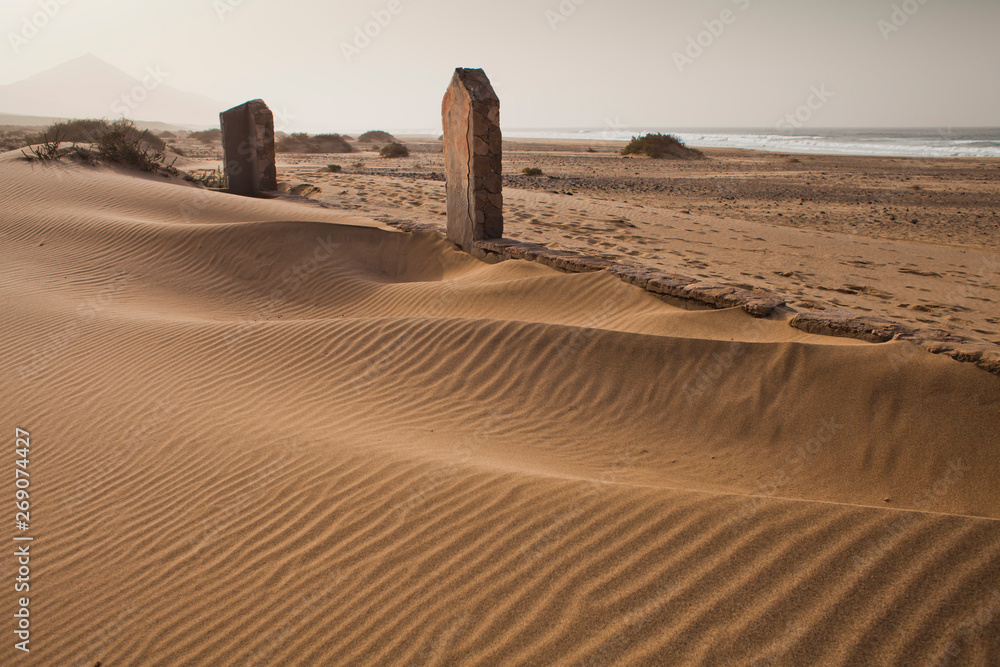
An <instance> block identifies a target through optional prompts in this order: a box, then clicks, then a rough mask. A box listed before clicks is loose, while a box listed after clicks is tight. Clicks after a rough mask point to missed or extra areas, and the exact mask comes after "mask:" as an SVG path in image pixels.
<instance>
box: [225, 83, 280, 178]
mask: <svg viewBox="0 0 1000 667" xmlns="http://www.w3.org/2000/svg"><path fill="white" fill-rule="evenodd" d="M219 118H220V120H221V122H222V147H223V151H224V153H225V157H224V160H225V172H226V178H227V180H228V182H229V192H231V193H232V194H236V195H242V196H244V197H260V196H262V195H263V194H264V193H267V192H273V191H275V190H277V189H278V170H277V167H276V165H275V150H274V114H272V113H271V110H270V109H269V108H268V107H267V105H266V104H264V101H263V100H253V101H250V102H247V103H245V104H241V105H239V106H237V107H233V108H232V109H229V110H228V111H223V112H222V113H221V114H219Z"/></svg>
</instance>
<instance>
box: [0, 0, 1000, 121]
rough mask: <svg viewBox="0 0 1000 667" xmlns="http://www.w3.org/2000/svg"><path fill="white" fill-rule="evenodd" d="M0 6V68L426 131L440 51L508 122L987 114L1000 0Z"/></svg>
mask: <svg viewBox="0 0 1000 667" xmlns="http://www.w3.org/2000/svg"><path fill="white" fill-rule="evenodd" d="M45 6H47V7H49V12H50V13H52V14H54V15H53V16H52V18H50V19H47V20H46V21H45V24H46V25H44V26H43V27H42V28H41V29H40V30H38V34H37V36H34V37H33V38H31V39H30V40H29V41H27V43H24V44H19V46H18V49H17V51H16V52H15V49H14V48H13V46H12V43H11V34H15V35H17V34H21V33H22V30H23V29H24V25H25V23H24V22H25V20H26V18H28V20H30V17H32V16H33V15H36V14H37V13H38V12H40V11H43V10H42V9H41V8H42V7H45ZM56 7H57V8H58V9H57V10H56V9H54V8H56ZM393 11H395V13H393ZM0 12H2V14H0V28H2V31H3V34H4V43H3V45H2V54H3V55H2V56H0V63H2V68H0V83H12V82H14V81H17V80H19V79H22V78H25V77H27V76H30V75H31V74H34V73H36V72H39V71H42V70H45V69H48V68H50V67H52V66H54V65H57V64H59V63H60V62H63V61H66V60H69V59H71V58H75V57H77V56H80V55H83V54H85V53H88V52H89V53H93V54H94V55H96V56H98V57H100V58H101V59H103V60H106V61H107V62H109V63H111V64H113V65H115V66H117V67H119V68H121V69H122V70H124V71H126V72H128V73H130V74H133V75H141V74H142V72H143V71H144V70H145V69H146V67H147V66H154V67H160V68H161V69H162V70H163V71H165V72H167V73H168V74H169V76H168V77H167V80H166V83H168V84H170V85H172V86H174V87H176V88H180V89H182V90H186V91H189V92H194V93H200V94H203V95H207V96H209V97H212V98H213V99H216V100H219V101H220V102H222V103H223V104H225V105H227V106H228V105H233V104H237V103H240V102H243V101H245V100H247V99H251V98H255V97H261V98H263V99H264V100H265V101H267V102H268V104H269V105H270V106H271V107H272V108H274V109H278V110H282V109H283V110H285V112H286V113H288V114H291V115H292V116H294V119H293V120H292V121H291V127H290V128H289V129H306V130H310V131H320V130H329V131H357V130H363V129H370V128H374V127H381V128H386V129H396V130H401V129H417V128H433V127H437V126H438V125H439V124H440V103H441V97H442V95H443V93H444V90H445V88H446V86H447V84H448V81H449V80H450V77H451V73H452V70H453V69H454V68H455V67H457V66H462V67H483V68H485V69H486V72H487V74H488V75H489V76H490V78H491V79H492V81H493V84H494V87H495V88H496V89H497V92H498V93H499V95H500V98H501V102H502V105H503V106H502V109H503V124H504V126H505V127H506V128H508V129H512V128H527V127H584V126H587V127H590V126H598V127H600V126H603V125H605V124H608V125H614V124H616V123H617V124H620V125H622V126H626V127H641V126H648V127H665V128H670V127H692V126H693V127H713V126H714V127H734V126H735V127H747V126H753V127H771V126H774V125H775V124H776V123H777V122H778V121H779V120H780V119H781V118H783V117H784V116H785V115H786V114H788V113H795V112H796V111H798V112H799V117H798V118H799V122H802V123H803V125H804V126H806V127H836V126H868V127H896V126H926V127H951V126H963V125H977V126H997V125H1000V86H998V85H997V74H998V73H1000V39H998V38H997V34H998V32H1000V1H998V0H923V1H922V2H921V0H905V2H904V1H902V0H708V1H700V2H682V1H671V0H655V1H654V0H489V1H487V0H359V1H354V2H337V1H324V2H320V1H317V0H282V1H281V2H278V1H276V0H159V1H157V0H147V1H137V0H129V1H124V0H0ZM372 12H375V13H376V17H380V18H381V19H382V23H385V24H386V25H384V27H383V26H381V25H378V29H377V30H376V29H375V26H376V25H377V24H372V25H369V26H368V28H369V32H371V33H375V32H377V33H378V34H377V36H375V37H373V38H369V39H370V44H367V45H366V44H365V42H364V40H360V41H356V37H357V34H358V33H357V31H358V30H362V31H363V30H364V29H365V27H366V24H368V23H370V22H372V21H374V20H375V19H374V18H373V14H372ZM880 21H881V23H880ZM706 22H707V23H706ZM897 28H898V29H897ZM29 32H30V30H29ZM713 32H714V33H715V34H713ZM698 41H700V42H701V45H699V46H692V42H694V43H695V44H697V42H698ZM345 44H346V45H350V46H352V47H354V49H357V51H355V50H352V49H349V51H350V52H349V53H345V49H344V45H345ZM359 47H360V48H359ZM814 91H819V92H818V93H817V92H814ZM810 103H811V104H812V108H811V109H810V108H808V106H805V107H804V106H803V105H808V104H810ZM803 108H804V109H806V110H807V111H808V113H806V111H803Z"/></svg>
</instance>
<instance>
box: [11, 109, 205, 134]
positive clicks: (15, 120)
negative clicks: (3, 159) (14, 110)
mask: <svg viewBox="0 0 1000 667" xmlns="http://www.w3.org/2000/svg"><path fill="white" fill-rule="evenodd" d="M71 118H79V116H60V117H56V116H12V115H10V114H5V113H0V129H2V128H12V127H22V128H40V127H48V126H49V125H52V124H53V123H58V122H60V121H64V120H70V119H71ZM135 125H136V127H138V128H140V129H143V130H149V131H150V132H164V131H166V130H173V131H177V130H193V129H202V128H203V127H204V125H197V126H196V125H176V124H171V123H157V122H150V121H144V120H137V121H135Z"/></svg>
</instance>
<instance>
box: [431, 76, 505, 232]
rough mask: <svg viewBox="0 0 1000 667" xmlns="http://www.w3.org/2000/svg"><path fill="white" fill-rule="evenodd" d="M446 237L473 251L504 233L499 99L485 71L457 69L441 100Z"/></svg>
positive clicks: (501, 137)
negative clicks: (445, 182) (478, 242)
mask: <svg viewBox="0 0 1000 667" xmlns="http://www.w3.org/2000/svg"><path fill="white" fill-rule="evenodd" d="M441 111H442V119H443V125H444V156H445V180H446V181H447V186H446V188H447V197H448V239H449V240H451V241H452V242H453V243H455V244H457V245H459V246H461V247H462V248H463V249H465V250H467V251H471V250H472V248H473V244H474V243H475V242H476V241H482V240H486V239H499V238H502V237H503V167H502V160H503V136H502V135H501V133H500V99H499V98H498V97H497V95H496V93H495V92H494V90H493V86H492V84H490V80H489V78H487V76H486V73H485V72H483V70H481V69H462V68H460V69H457V70H455V75H454V77H453V78H452V81H451V85H450V86H449V87H448V91H447V92H446V93H445V97H444V102H443V103H442V109H441Z"/></svg>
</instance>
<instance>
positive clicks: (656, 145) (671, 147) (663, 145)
mask: <svg viewBox="0 0 1000 667" xmlns="http://www.w3.org/2000/svg"><path fill="white" fill-rule="evenodd" d="M622 155H646V156H648V157H651V158H656V159H660V158H665V157H674V158H681V159H692V158H700V157H705V155H704V154H703V153H702V152H701V151H699V150H696V149H694V148H688V147H687V146H685V145H684V142H682V141H681V140H680V139H678V138H677V137H675V136H674V135H672V134H646V135H643V136H641V137H632V141H630V142H629V144H628V146H626V147H625V148H624V149H622Z"/></svg>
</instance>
